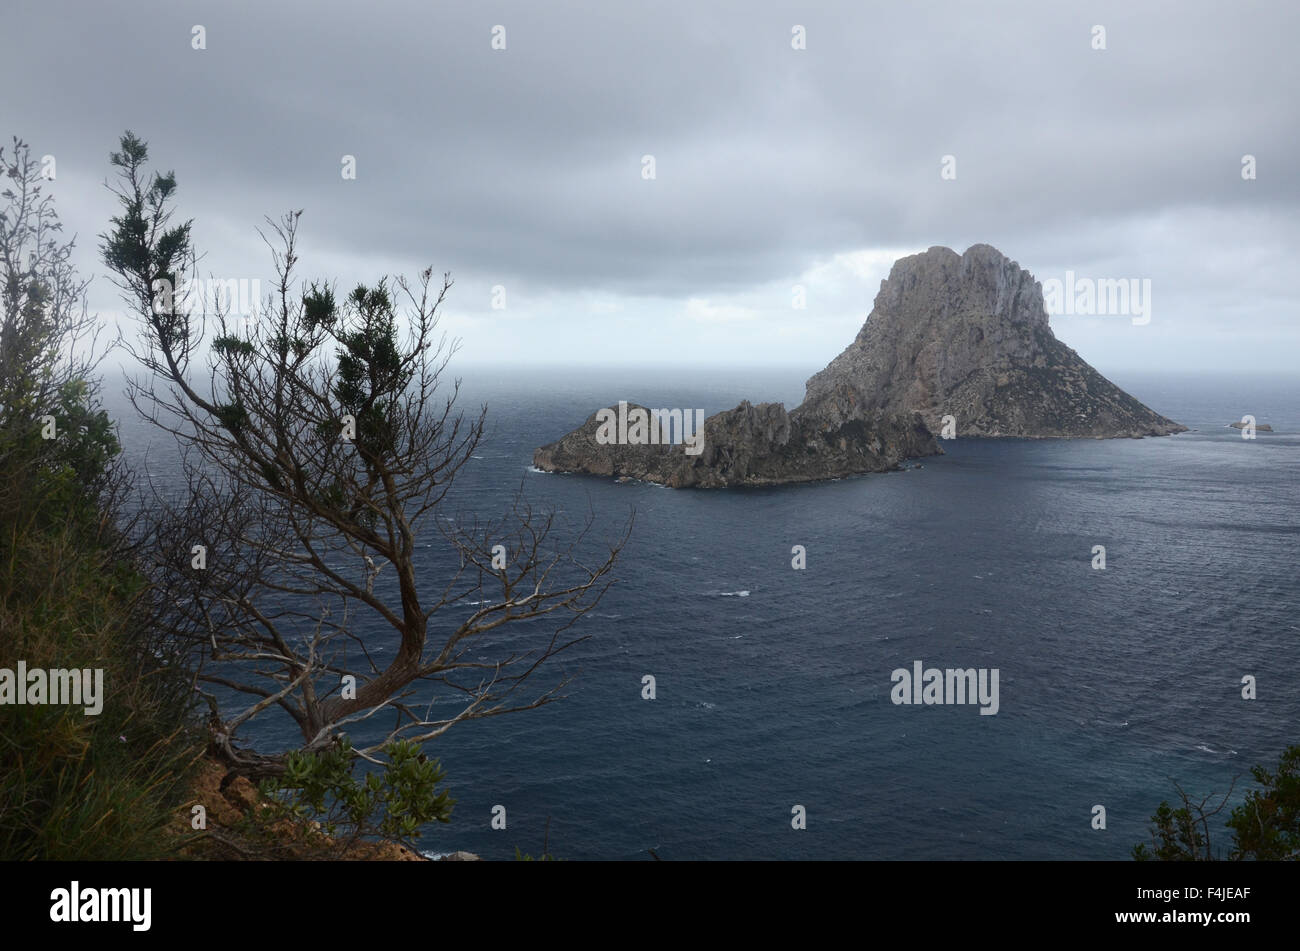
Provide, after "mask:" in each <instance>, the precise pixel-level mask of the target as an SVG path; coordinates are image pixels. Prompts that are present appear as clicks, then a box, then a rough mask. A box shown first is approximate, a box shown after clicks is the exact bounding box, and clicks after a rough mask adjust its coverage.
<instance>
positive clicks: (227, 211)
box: [0, 0, 1300, 372]
mask: <svg viewBox="0 0 1300 951" xmlns="http://www.w3.org/2000/svg"><path fill="white" fill-rule="evenodd" d="M1297 11H1300V5H1297V4H1293V3H1289V2H1285V3H1281V2H1279V3H1232V4H1224V3H1221V2H1220V3H1192V2H1178V3H1173V2H1168V3H1160V2H1133V0H1124V2H1118V3H1099V2H1087V3H1045V2H1041V0H1038V2H1025V3H996V2H988V3H966V2H951V3H938V2H931V3H910V2H909V3H903V2H896V3H887V4H886V3H870V4H869V3H864V2H843V3H792V2H791V3H777V2H766V0H746V2H737V3H717V2H713V3H709V2H700V0H695V2H681V3H679V2H675V0H655V2H654V3H649V2H644V3H641V2H638V3H633V2H610V0H599V2H590V3H577V2H564V0H554V2H541V0H525V2H492V3H471V2H437V3H433V2H429V0H419V2H408V3H383V2H375V3H369V2H367V3H361V2H356V0H349V2H336V0H310V2H307V0H301V2H283V0H277V2H275V3H267V2H231V0H221V2H215V0H213V2H182V3H177V2H173V0H168V2H157V3H131V4H108V3H101V2H90V0H83V2H80V3H68V2H61V0H36V2H27V0H18V2H16V3H15V2H13V0H9V2H7V3H6V4H5V7H4V11H3V13H2V14H0V23H2V24H3V29H0V85H2V87H3V89H4V90H5V93H4V105H3V110H2V111H0V118H2V119H3V121H2V122H0V135H3V136H4V137H5V140H6V142H7V140H8V138H9V137H10V136H11V135H14V134H17V135H19V136H21V137H22V138H24V139H26V140H27V141H28V142H29V143H30V144H31V146H32V148H33V151H34V152H35V153H36V154H38V155H45V154H50V155H53V156H54V157H55V159H56V162H57V177H56V180H55V181H54V183H53V185H52V191H53V193H54V195H55V197H56V201H57V205H58V209H59V212H60V214H61V216H62V218H63V220H64V222H65V226H66V228H67V230H69V231H72V232H76V233H78V235H79V240H80V244H81V252H80V254H79V261H80V264H81V266H82V269H83V272H85V273H87V274H95V275H99V276H97V277H96V280H95V285H94V288H93V291H92V298H91V300H92V304H93V305H94V307H95V308H96V309H97V310H99V311H100V312H101V313H102V314H104V315H105V317H106V319H112V315H113V312H114V311H116V310H117V309H119V308H120V307H121V305H120V303H119V301H118V298H117V296H116V293H115V291H114V289H113V288H112V286H111V285H110V284H109V283H108V281H107V280H106V279H105V278H104V277H103V276H102V275H103V274H104V269H103V267H102V265H100V263H99V261H98V259H97V255H96V253H95V247H96V244H97V240H96V236H97V235H98V234H99V233H100V232H102V231H103V230H104V229H105V228H106V226H107V221H108V218H109V216H110V215H111V214H113V213H114V207H113V200H112V197H111V196H110V195H109V193H108V192H107V190H106V189H105V187H104V182H105V179H106V178H107V177H108V176H109V174H110V167H109V165H108V153H109V152H110V151H111V150H112V149H114V148H115V147H116V143H117V139H118V137H119V136H120V134H121V133H122V131H123V130H124V129H128V128H129V129H131V130H133V131H134V132H136V133H137V134H138V135H140V136H141V137H142V138H144V139H145V140H146V141H147V142H148V143H149V147H150V152H151V158H152V159H153V160H154V161H155V162H156V163H157V164H158V165H160V166H162V167H163V168H166V169H174V170H175V172H176V175H177V178H178V180H179V184H180V189H179V194H178V201H179V213H180V214H181V215H182V216H184V217H192V218H193V219H194V229H195V231H194V233H195V238H196V241H197V243H198V245H199V248H200V250H201V251H203V252H204V253H205V254H206V258H205V260H204V262H203V267H204V270H205V272H210V273H211V274H213V275H215V276H217V277H220V278H230V279H248V280H252V279H259V278H260V279H261V280H262V282H263V286H264V287H266V288H269V286H270V279H271V277H272V271H271V267H270V258H269V255H268V253H267V251H266V249H265V246H264V245H262V244H261V240H260V239H259V237H258V235H257V231H256V229H257V227H258V226H259V225H260V224H263V222H262V219H263V216H266V215H270V216H278V215H280V214H281V213H283V212H285V211H287V210H289V209H298V208H301V209H304V214H303V216H302V222H301V230H300V235H301V248H300V250H301V259H302V276H303V277H307V278H319V277H328V278H333V279H335V280H337V281H338V282H339V284H340V285H341V286H342V287H343V288H348V287H350V286H352V285H354V284H355V283H356V282H358V281H371V280H374V279H376V278H378V277H379V276H381V275H383V274H394V273H407V274H414V273H415V272H416V271H417V270H419V269H421V268H423V267H424V266H427V265H432V266H433V268H434V270H435V271H436V272H442V271H451V272H452V276H453V279H454V280H455V281H456V284H455V287H454V288H453V290H452V292H451V296H450V300H449V302H448V305H447V308H446V321H445V324H444V326H445V328H446V329H448V330H450V331H451V332H452V333H454V334H456V335H458V336H459V337H461V338H462V340H463V343H464V349H463V350H462V359H463V360H465V361H468V362H491V361H498V360H499V361H508V362H515V361H547V362H558V363H575V362H576V363H591V364H619V363H640V364H645V363H662V362H672V363H678V364H681V363H700V364H724V363H725V364H737V365H757V364H794V365H802V366H806V367H807V368H808V370H809V372H812V371H813V370H816V369H819V368H820V367H821V366H822V365H823V364H825V363H826V362H827V361H828V360H830V359H831V358H832V357H834V356H835V355H836V354H837V353H839V351H840V350H842V349H843V348H844V346H845V345H847V344H848V343H849V342H850V341H851V340H852V339H853V336H854V335H855V334H856V333H857V331H858V329H859V327H860V326H861V324H862V321H863V320H864V319H865V317H866V315H867V313H868V312H869V311H870V309H871V302H872V299H873V298H874V297H875V294H876V292H877V290H878V289H879V285H880V280H881V279H882V278H883V277H884V276H885V275H886V274H887V273H888V270H889V266H890V264H891V263H892V262H893V261H894V259H895V258H897V257H898V256H901V255H903V254H907V253H913V252H915V251H918V250H923V249H925V248H927V247H930V246H932V245H946V246H948V247H952V248H955V249H957V250H958V251H961V250H964V249H965V248H966V247H968V246H969V245H971V244H974V243H978V242H985V243H988V244H992V245H994V246H995V247H997V248H999V249H1000V250H1002V251H1003V252H1004V253H1005V254H1007V255H1008V256H1009V257H1011V258H1013V259H1015V260H1017V261H1019V262H1020V264H1021V265H1022V266H1024V267H1026V268H1028V269H1029V270H1030V271H1032V272H1033V273H1034V275H1035V276H1036V277H1038V278H1039V279H1040V280H1044V281H1046V280H1048V279H1051V278H1060V279H1063V278H1064V276H1065V273H1066V271H1067V270H1068V271H1073V272H1074V273H1075V275H1076V277H1078V278H1093V279H1103V278H1105V279H1115V278H1137V279H1139V280H1144V279H1149V280H1150V282H1151V284H1150V287H1151V299H1150V305H1151V306H1150V322H1149V323H1145V324H1135V323H1134V322H1133V320H1132V319H1130V318H1129V317H1126V316H1120V317H1115V316H1108V317H1079V316H1068V315H1062V316H1059V317H1054V318H1053V320H1052V325H1053V328H1054V330H1055V332H1056V334H1057V336H1058V337H1060V338H1061V339H1062V340H1064V341H1065V342H1066V343H1067V344H1069V345H1070V346H1072V347H1074V348H1075V349H1076V350H1078V351H1079V353H1080V354H1081V355H1082V356H1083V357H1084V358H1085V359H1087V360H1089V361H1090V362H1092V363H1093V364H1094V365H1095V366H1097V367H1098V368H1099V369H1101V370H1102V371H1103V372H1106V371H1116V370H1136V369H1148V370H1211V369H1216V368H1221V369H1233V370H1237V371H1241V370H1251V371H1279V370H1280V371H1289V372H1296V367H1297V362H1298V360H1297V358H1298V357H1300V326H1298V324H1297V314H1298V313H1300V288H1298V287H1297V281H1296V279H1295V278H1296V274H1297V268H1296V266H1295V264H1294V263H1293V262H1294V256H1295V252H1296V248H1297V246H1300V215H1298V214H1297V184H1296V174H1297V169H1300V154H1297V153H1298V152H1300V134H1298V129H1297V126H1298V125H1300V105H1298V103H1297V94H1298V92H1300V66H1298V65H1297V63H1298V62H1300V57H1297V55H1296V53H1295V49H1296V46H1297V42H1298V41H1300V13H1298V12H1297ZM196 25H201V26H202V27H203V28H204V32H205V34H206V35H205V41H206V49H201V50H196V49H194V48H193V33H194V31H193V28H194V27H195V26H196ZM498 25H500V26H503V27H504V28H505V30H504V39H505V49H493V29H494V27H496V26H498ZM796 26H802V27H803V28H804V35H805V36H806V48H805V49H794V48H793V46H792V40H794V39H795V38H796V37H795V30H794V28H795V27H796ZM1097 26H1101V27H1104V30H1105V34H1104V41H1105V48H1104V49H1096V48H1094V47H1095V46H1096V45H1097V43H1098V39H1099V34H1098V33H1097V31H1096V30H1095V27H1097ZM345 155H351V156H355V160H356V178H355V180H349V179H345V178H344V177H343V175H342V169H343V157H344V156H345ZM647 155H650V156H653V157H654V178H653V179H648V178H646V177H645V175H644V165H643V156H647ZM1246 155H1252V156H1254V161H1255V169H1256V178H1255V179H1254V180H1247V179H1244V178H1243V174H1242V168H1243V165H1242V163H1243V156H1246ZM945 156H952V157H953V158H954V159H955V170H956V177H955V178H948V179H946V178H944V177H943V176H942V175H941V172H942V170H943V167H944V166H943V162H944V157H945ZM950 167H951V166H950ZM496 285H500V286H502V287H504V289H505V301H504V302H505V307H504V309H499V310H496V309H493V307H492V302H493V287H494V286H496ZM795 285H800V286H802V287H803V288H805V292H806V307H805V308H804V309H797V308H796V307H794V306H792V304H793V297H794V294H793V291H792V289H793V287H794V286H795Z"/></svg>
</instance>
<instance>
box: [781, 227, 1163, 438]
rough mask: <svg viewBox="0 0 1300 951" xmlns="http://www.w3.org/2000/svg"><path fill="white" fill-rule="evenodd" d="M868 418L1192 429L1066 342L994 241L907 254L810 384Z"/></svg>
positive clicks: (972, 426) (810, 390)
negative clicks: (836, 393)
mask: <svg viewBox="0 0 1300 951" xmlns="http://www.w3.org/2000/svg"><path fill="white" fill-rule="evenodd" d="M837 387H848V388H850V389H851V390H853V391H854V392H855V393H857V394H858V396H859V398H860V399H861V401H862V404H863V408H864V411H866V412H868V413H873V412H879V413H912V412H916V413H920V415H921V417H922V419H923V420H924V421H925V423H926V425H927V426H928V427H930V428H931V429H932V430H933V431H935V432H939V431H940V430H941V429H942V426H943V417H945V416H952V417H953V419H954V420H955V424H956V430H957V435H958V436H1036V437H1083V436H1094V437H1116V436H1154V435H1167V434H1169V433H1174V432H1181V431H1183V430H1184V429H1185V428H1186V427H1184V426H1181V425H1179V424H1178V423H1175V422H1174V421H1172V420H1169V419H1166V418H1165V417H1163V416H1160V415H1159V414H1158V413H1155V412H1153V411H1152V410H1150V409H1148V408H1147V407H1145V406H1143V405H1142V404H1141V403H1139V402H1138V401H1137V400H1135V399H1134V398H1133V397H1131V396H1129V395H1128V394H1127V393H1125V392H1124V391H1123V390H1121V389H1119V387H1117V386H1115V385H1114V384H1113V383H1111V382H1110V381H1109V380H1107V379H1106V378H1105V377H1103V376H1102V375H1101V374H1100V373H1098V372H1097V371H1096V370H1094V369H1093V368H1092V367H1091V366H1089V365H1088V364H1087V363H1086V362H1085V361H1084V360H1083V359H1082V358H1081V357H1080V356H1079V355H1078V354H1077V353H1075V352H1074V351H1073V350H1072V349H1070V348H1069V347H1067V346H1065V344H1063V343H1061V342H1060V341H1059V340H1057V339H1056V335H1055V334H1054V333H1052V329H1051V326H1050V324H1049V321H1048V316H1047V309H1046V307H1045V306H1044V303H1043V289H1042V285H1041V284H1039V282H1038V281H1036V280H1035V279H1034V277H1033V275H1032V274H1030V273H1029V272H1028V271H1026V270H1025V269H1024V268H1022V267H1020V265H1019V264H1017V263H1016V262H1015V261H1012V260H1010V259H1009V258H1007V256H1006V255H1004V254H1003V253H1002V252H1000V251H999V250H997V248H994V247H992V246H990V245H987V244H975V245H972V246H971V247H969V248H967V249H966V253H965V254H957V252H955V251H953V250H952V249H951V248H944V247H933V248H930V249H929V250H928V251H925V252H922V253H921V254H913V255H909V256H908V257H905V258H900V259H899V260H898V261H896V262H895V263H894V266H893V268H891V269H890V272H889V277H887V278H886V279H885V280H884V281H882V282H881V284H880V291H879V293H878V294H876V300H875V305H874V307H873V308H872V311H871V314H870V315H869V316H868V317H867V321H866V323H865V324H864V325H863V327H862V330H861V331H860V332H859V333H858V335H857V338H856V339H855V340H854V341H853V343H851V344H850V345H849V346H848V348H847V349H845V350H844V352H843V353H841V354H840V355H839V356H838V357H836V358H835V359H834V360H832V361H831V363H830V364H829V365H828V366H827V367H826V369H824V370H822V371H821V372H820V373H818V374H816V375H815V376H813V377H812V378H811V379H810V380H809V381H808V385H807V394H806V399H807V400H812V399H816V398H819V397H821V396H823V395H824V394H826V393H828V392H830V391H832V390H834V389H835V388H837Z"/></svg>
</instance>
